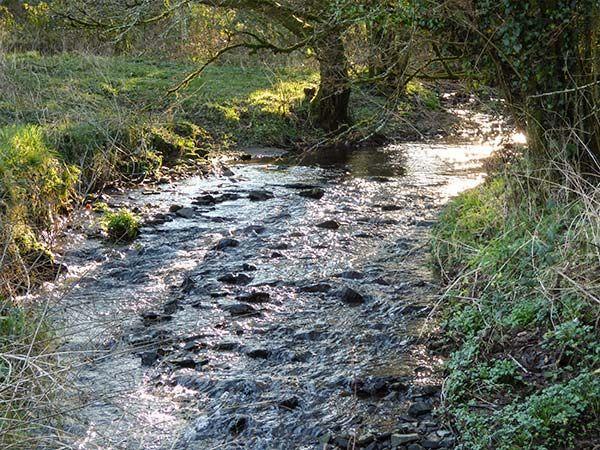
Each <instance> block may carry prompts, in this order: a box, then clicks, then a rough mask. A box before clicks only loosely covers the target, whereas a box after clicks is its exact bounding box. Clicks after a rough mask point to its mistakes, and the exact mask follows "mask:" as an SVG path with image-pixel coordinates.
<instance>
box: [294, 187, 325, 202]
mask: <svg viewBox="0 0 600 450" xmlns="http://www.w3.org/2000/svg"><path fill="white" fill-rule="evenodd" d="M298 195H300V196H301V197H305V198H312V199H314V200H319V199H321V198H323V196H324V195H325V191H324V190H323V189H320V188H313V189H309V190H306V191H302V192H300V193H299V194H298Z"/></svg>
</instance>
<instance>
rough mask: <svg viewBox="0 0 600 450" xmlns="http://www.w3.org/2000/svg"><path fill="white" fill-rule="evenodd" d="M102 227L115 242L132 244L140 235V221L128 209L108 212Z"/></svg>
mask: <svg viewBox="0 0 600 450" xmlns="http://www.w3.org/2000/svg"><path fill="white" fill-rule="evenodd" d="M102 225H103V227H104V229H105V231H106V234H107V236H108V239H110V240H111V241H113V242H130V241H132V240H133V239H135V238H136V237H137V236H138V234H139V233H140V220H139V219H138V218H137V217H136V216H135V215H134V214H132V213H131V212H130V211H128V210H126V209H120V210H119V211H116V212H110V211H109V212H106V213H105V214H104V217H103V219H102Z"/></svg>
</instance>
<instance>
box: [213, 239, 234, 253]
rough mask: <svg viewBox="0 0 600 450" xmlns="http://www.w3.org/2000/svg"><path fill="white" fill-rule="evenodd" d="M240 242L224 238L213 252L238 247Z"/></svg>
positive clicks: (214, 247) (215, 246)
mask: <svg viewBox="0 0 600 450" xmlns="http://www.w3.org/2000/svg"><path fill="white" fill-rule="evenodd" d="M239 245H240V242H239V241H237V240H236V239H232V238H223V239H221V240H220V241H219V242H217V243H216V244H215V245H214V246H213V250H225V249H227V248H232V247H238V246H239Z"/></svg>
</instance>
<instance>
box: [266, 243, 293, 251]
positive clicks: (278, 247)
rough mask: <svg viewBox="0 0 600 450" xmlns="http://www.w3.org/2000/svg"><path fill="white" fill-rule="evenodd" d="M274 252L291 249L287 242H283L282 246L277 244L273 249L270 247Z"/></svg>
mask: <svg viewBox="0 0 600 450" xmlns="http://www.w3.org/2000/svg"><path fill="white" fill-rule="evenodd" d="M269 248H271V249H273V250H287V249H288V248H290V246H289V244H286V243H285V242H282V243H280V244H275V245H273V246H272V247H269Z"/></svg>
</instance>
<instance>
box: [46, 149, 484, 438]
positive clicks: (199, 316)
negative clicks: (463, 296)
mask: <svg viewBox="0 0 600 450" xmlns="http://www.w3.org/2000/svg"><path fill="white" fill-rule="evenodd" d="M489 150H490V149H489V148H487V147H478V146H455V145H437V144H436V145H426V144H403V145H398V146H389V147H386V148H380V149H368V150H360V151H356V152H354V153H346V154H338V155H337V156H336V158H334V159H331V158H329V159H328V160H323V159H319V158H304V159H302V160H300V161H298V160H294V161H291V160H288V161H286V160H277V161H272V160H265V159H255V160H254V161H249V162H247V163H244V164H239V165H236V166H233V167H232V169H231V172H226V173H224V175H223V176H220V177H208V178H191V179H188V180H184V181H179V182H176V183H173V184H168V185H163V186H161V187H158V188H156V189H152V190H139V191H133V192H131V193H129V194H128V195H124V196H121V197H116V198H114V199H113V200H114V202H116V203H124V204H128V205H129V206H131V207H137V208H139V209H140V210H141V211H143V212H144V213H145V215H146V216H147V217H148V220H147V223H146V226H145V227H144V228H143V230H142V235H141V237H140V238H139V239H138V240H137V241H136V242H135V243H133V244H132V245H130V246H128V247H110V246H107V245H105V244H104V243H103V242H102V241H100V240H97V239H90V238H85V234H77V233H76V234H73V235H72V236H71V238H70V241H71V243H70V245H69V248H68V249H67V251H66V254H65V260H64V262H65V263H66V264H67V265H68V266H69V267H70V268H71V271H70V276H69V277H70V279H69V280H66V281H65V282H64V283H63V284H62V285H60V286H57V287H56V289H55V290H54V292H53V295H54V296H55V297H56V298H57V301H56V303H55V306H54V308H53V311H52V313H53V317H54V318H55V320H56V323H58V324H60V327H61V330H62V331H61V334H62V336H63V339H64V344H63V346H62V348H61V352H62V353H61V364H62V366H63V367H64V368H65V372H64V373H66V374H67V376H66V379H65V380H64V382H63V385H64V410H65V411H66V412H65V413H64V414H63V415H62V419H61V421H60V422H57V423H56V427H57V429H58V430H60V432H59V433H57V436H56V440H57V442H61V443H64V444H66V445H69V446H73V447H78V448H131V449H133V448H155V449H163V448H182V449H183V448H189V449H208V448H252V449H265V448H282V449H283V448H322V447H323V445H328V446H332V447H336V446H337V447H338V448H346V447H347V448H370V449H375V448H410V449H418V448H420V447H417V446H422V447H423V446H424V447H425V448H444V447H446V448H448V447H451V446H452V445H453V438H452V436H451V434H450V433H449V432H448V431H447V430H445V429H443V427H441V426H440V425H439V424H437V423H436V422H435V420H433V418H432V415H431V410H432V408H433V407H434V406H435V403H436V399H437V396H438V394H439V384H440V380H439V379H438V378H437V376H436V373H435V366H436V365H437V364H439V362H440V361H439V359H438V358H437V357H436V356H435V355H431V354H428V353H427V352H426V351H425V348H424V347H423V345H422V343H421V341H420V339H419V334H420V331H421V326H422V325H423V322H424V320H425V319H426V317H427V316H428V314H429V312H430V311H431V308H432V306H433V304H434V302H435V296H436V287H435V283H434V281H433V279H432V276H431V273H430V271H429V270H428V268H427V265H426V258H427V251H426V242H427V233H428V228H429V227H430V226H431V224H432V223H433V221H434V220H435V217H436V214H437V211H438V209H439V207H440V206H441V205H442V204H443V203H444V202H445V201H446V200H447V199H448V198H449V197H450V196H452V195H454V194H455V193H457V192H459V191H461V190H463V189H465V188H467V187H470V186H472V185H474V184H476V183H478V182H479V181H480V180H481V178H482V174H481V173H480V169H479V162H478V160H479V158H481V157H484V156H486V155H487V154H488V153H489Z"/></svg>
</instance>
